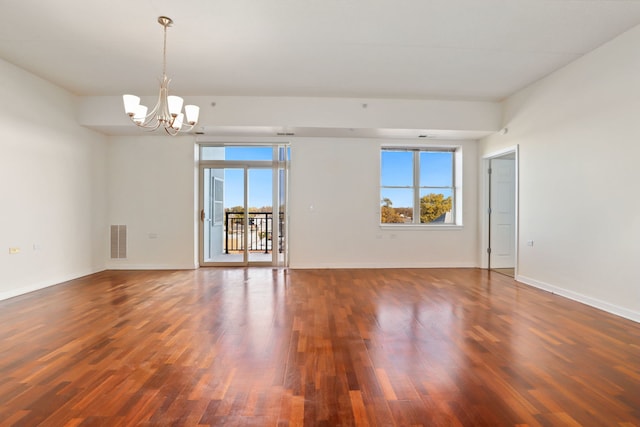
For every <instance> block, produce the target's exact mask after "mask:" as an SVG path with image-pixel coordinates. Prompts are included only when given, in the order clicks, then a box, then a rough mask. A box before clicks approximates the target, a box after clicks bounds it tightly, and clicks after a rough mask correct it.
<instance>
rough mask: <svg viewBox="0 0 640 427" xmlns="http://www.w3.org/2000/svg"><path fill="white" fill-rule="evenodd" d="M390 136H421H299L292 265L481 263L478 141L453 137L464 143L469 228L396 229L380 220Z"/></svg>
mask: <svg viewBox="0 0 640 427" xmlns="http://www.w3.org/2000/svg"><path fill="white" fill-rule="evenodd" d="M390 142H395V143H403V142H404V143H406V144H412V143H414V141H386V140H379V139H338V138H334V139H317V138H307V139H302V138H300V139H296V140H294V141H293V143H292V148H291V185H290V198H291V200H290V225H289V226H290V229H289V244H290V265H291V267H292V268H335V267H475V266H477V252H476V247H477V234H478V233H477V188H476V184H475V181H476V177H477V173H478V172H477V150H476V143H475V142H474V141H456V142H455V143H454V144H459V145H461V146H462V150H463V162H464V167H463V194H464V200H463V221H464V226H463V227H462V229H457V230H452V229H435V230H434V229H428V230H416V229H415V228H412V229H405V230H397V229H393V230H390V229H383V228H381V227H380V224H379V215H380V189H379V183H380V147H381V144H383V143H385V144H386V143H390ZM433 143H435V144H437V143H438V142H433ZM441 143H449V144H451V143H452V141H442V142H441Z"/></svg>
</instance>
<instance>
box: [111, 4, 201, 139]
mask: <svg viewBox="0 0 640 427" xmlns="http://www.w3.org/2000/svg"><path fill="white" fill-rule="evenodd" d="M158 23H159V24H160V25H162V27H163V28H164V44H163V49H162V77H161V79H160V94H159V95H158V102H156V105H155V107H153V109H152V110H151V112H149V113H148V114H147V110H148V109H147V107H146V106H144V105H142V104H140V98H139V97H138V96H135V95H123V96H122V99H123V101H124V110H125V112H126V113H127V115H128V116H129V118H130V119H131V121H132V122H133V123H134V124H136V125H137V126H139V127H141V128H144V129H148V130H151V131H154V130H156V129H158V128H160V127H163V128H164V130H165V131H166V132H167V133H168V134H169V135H171V136H175V135H177V134H178V132H181V131H182V132H188V131H190V130H191V129H193V127H194V126H195V125H196V124H197V123H198V115H199V114H200V107H198V106H196V105H185V106H184V112H182V104H183V102H184V101H183V99H182V98H180V97H179V96H173V95H169V82H170V81H171V79H169V78H168V77H167V27H170V26H171V25H172V24H173V20H172V19H171V18H169V17H167V16H159V17H158ZM185 118H186V123H185Z"/></svg>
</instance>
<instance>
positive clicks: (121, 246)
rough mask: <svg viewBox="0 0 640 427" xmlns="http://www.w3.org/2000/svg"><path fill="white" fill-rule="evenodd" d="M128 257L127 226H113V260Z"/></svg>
mask: <svg viewBox="0 0 640 427" xmlns="http://www.w3.org/2000/svg"><path fill="white" fill-rule="evenodd" d="M126 257H127V226H126V225H112V226H111V258H112V259H119V258H126Z"/></svg>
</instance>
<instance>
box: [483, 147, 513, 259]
mask: <svg viewBox="0 0 640 427" xmlns="http://www.w3.org/2000/svg"><path fill="white" fill-rule="evenodd" d="M490 168H491V177H490V198H489V207H490V217H489V247H490V249H491V251H490V253H489V265H490V267H491V268H514V267H515V264H516V262H515V236H516V230H515V226H516V199H515V195H516V173H515V171H516V168H515V159H511V158H497V159H491V166H490Z"/></svg>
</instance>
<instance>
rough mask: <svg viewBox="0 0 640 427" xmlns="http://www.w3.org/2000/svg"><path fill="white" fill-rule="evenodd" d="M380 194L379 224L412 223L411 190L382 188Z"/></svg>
mask: <svg viewBox="0 0 640 427" xmlns="http://www.w3.org/2000/svg"><path fill="white" fill-rule="evenodd" d="M380 194H381V199H380V206H381V207H380V222H381V223H383V224H389V223H405V222H409V223H410V222H411V221H412V217H413V190H412V189H411V188H383V189H382V190H381V191H380Z"/></svg>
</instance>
